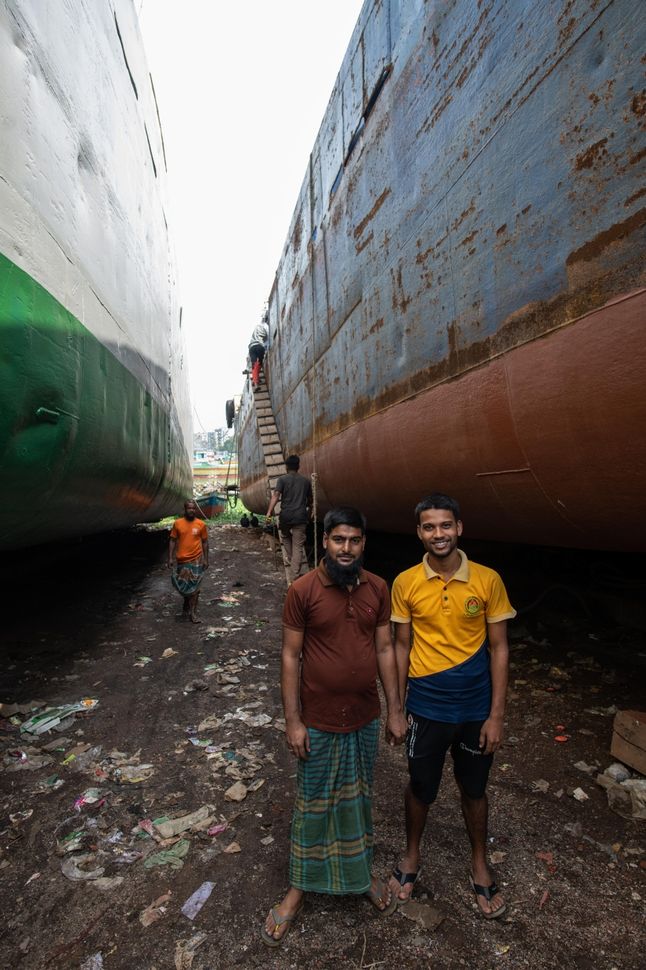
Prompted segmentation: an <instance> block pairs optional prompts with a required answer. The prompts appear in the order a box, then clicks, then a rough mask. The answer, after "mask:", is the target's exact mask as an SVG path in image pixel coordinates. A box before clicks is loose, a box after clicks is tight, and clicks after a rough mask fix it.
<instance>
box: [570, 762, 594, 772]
mask: <svg viewBox="0 0 646 970" xmlns="http://www.w3.org/2000/svg"><path fill="white" fill-rule="evenodd" d="M574 767H575V768H576V769H577V770H578V771H584V772H585V774H586V775H594V774H596V773H597V771H598V767H596V766H595V765H589V764H586V762H585V761H577V762H576V763H575V765H574Z"/></svg>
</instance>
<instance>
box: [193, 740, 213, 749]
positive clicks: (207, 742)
mask: <svg viewBox="0 0 646 970" xmlns="http://www.w3.org/2000/svg"><path fill="white" fill-rule="evenodd" d="M188 740H189V741H190V743H191V744H192V745H194V747H196V748H208V747H209V745H211V744H213V741H212V740H211V738H209V739H208V740H206V739H203V738H189V739H188Z"/></svg>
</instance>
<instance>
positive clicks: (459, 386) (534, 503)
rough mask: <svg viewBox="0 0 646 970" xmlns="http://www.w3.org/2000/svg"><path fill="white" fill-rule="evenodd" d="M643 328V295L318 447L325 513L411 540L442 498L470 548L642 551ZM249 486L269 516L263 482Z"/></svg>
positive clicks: (306, 467) (645, 524)
mask: <svg viewBox="0 0 646 970" xmlns="http://www.w3.org/2000/svg"><path fill="white" fill-rule="evenodd" d="M645 329H646V289H640V290H637V291H635V292H633V293H629V294H626V295H625V296H623V297H620V298H618V299H615V300H613V301H611V302H609V303H608V304H606V305H605V306H603V307H600V308H599V309H597V310H595V311H593V312H591V313H588V314H586V315H585V316H583V317H582V318H580V319H579V320H576V321H573V322H572V323H570V324H568V325H566V326H564V327H562V328H560V329H558V330H555V331H553V332H552V333H550V334H547V335H545V336H543V337H542V338H540V339H537V340H534V341H532V342H530V343H527V344H525V345H523V346H521V347H518V348H516V349H514V350H512V351H509V352H507V353H505V354H503V355H501V356H499V357H497V358H495V359H493V360H490V361H489V362H487V363H486V364H484V365H482V366H480V367H477V368H475V369H474V370H472V371H470V372H468V373H465V374H463V375H461V376H460V377H459V378H457V379H455V380H452V381H448V382H446V383H444V384H441V385H439V386H436V387H432V388H429V389H428V390H425V391H423V392H421V393H419V394H417V395H416V396H414V397H411V398H410V399H408V400H405V401H402V402H400V403H398V404H395V405H393V406H392V407H389V408H387V409H386V410H384V411H381V412H379V413H377V414H373V415H371V416H370V417H368V418H366V419H365V420H362V421H359V422H357V423H355V424H353V425H351V426H350V427H348V428H346V429H344V430H343V431H341V432H339V433H337V434H334V435H332V436H331V437H329V438H327V439H325V440H322V441H320V442H318V443H317V445H316V446H315V447H314V448H312V449H309V450H308V451H306V452H304V453H303V455H302V456H301V459H302V467H301V470H302V471H305V472H306V473H308V472H310V473H311V472H312V471H314V470H315V471H316V473H317V483H318V503H319V511H320V512H323V511H324V510H325V509H326V508H327V507H329V506H330V505H335V504H350V505H356V506H358V507H360V508H361V509H362V510H363V511H364V512H365V513H366V515H367V516H368V521H369V527H371V528H373V529H379V530H384V531H388V532H411V531H412V530H413V528H414V519H413V512H412V510H413V508H414V506H415V504H416V502H417V501H418V500H419V498H421V497H422V496H423V495H424V494H426V493H428V492H430V491H434V490H442V491H447V492H449V493H450V494H453V495H455V496H456V497H458V498H459V500H460V502H461V505H462V509H463V517H464V520H465V523H466V525H467V528H468V533H469V536H471V537H473V538H483V539H485V538H486V539H495V540H500V541H515V542H526V543H535V544H542V545H557V546H572V547H578V548H596V549H617V550H622V549H624V550H643V549H645V548H646V502H645V501H644V495H646V433H645V430H646V393H645V390H646V389H645V381H644V375H645V374H646V366H645V365H646V340H645V339H644V336H645ZM564 441H567V442H568V446H567V448H564V446H563V442H564ZM241 484H242V498H243V501H244V503H245V505H246V506H247V507H248V508H250V509H253V510H254V511H256V512H264V511H265V509H266V494H267V491H266V483H265V481H264V480H262V479H257V480H256V481H242V483H241Z"/></svg>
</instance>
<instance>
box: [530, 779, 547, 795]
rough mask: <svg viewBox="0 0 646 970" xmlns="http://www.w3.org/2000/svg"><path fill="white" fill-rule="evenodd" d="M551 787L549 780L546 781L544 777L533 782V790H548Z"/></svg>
mask: <svg viewBox="0 0 646 970" xmlns="http://www.w3.org/2000/svg"><path fill="white" fill-rule="evenodd" d="M549 787H550V783H549V781H545V779H544V778H539V779H538V781H533V782H532V791H541V792H546V791H547V790H548V789H549Z"/></svg>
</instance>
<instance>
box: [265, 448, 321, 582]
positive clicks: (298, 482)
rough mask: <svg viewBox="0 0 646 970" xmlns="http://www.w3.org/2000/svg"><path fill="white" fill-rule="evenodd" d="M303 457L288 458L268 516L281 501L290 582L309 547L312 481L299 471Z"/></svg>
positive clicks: (279, 526) (280, 516)
mask: <svg viewBox="0 0 646 970" xmlns="http://www.w3.org/2000/svg"><path fill="white" fill-rule="evenodd" d="M300 465H301V460H300V458H299V457H298V455H290V456H289V458H288V459H287V460H286V462H285V468H286V469H287V474H286V475H281V476H280V478H279V479H278V481H277V482H276V486H275V488H274V490H273V492H272V494H271V499H270V501H269V508H268V509H267V516H268V517H269V516H270V515H273V512H274V509H275V508H276V505H277V504H278V502H279V501H280V515H279V517H278V528H279V530H280V536H281V539H282V541H283V547H284V549H285V556H286V558H287V562H286V563H285V566H286V568H287V581H288V584H289V585H290V586H291V584H292V583H293V582H294V580H295V579H297V578H298V576H299V575H300V572H301V560H302V558H303V549H304V547H305V534H306V532H307V523H308V521H309V518H310V509H311V507H312V485H311V483H310V480H309V478H305V476H304V475H301V474H300V473H299V471H298V469H299V468H300Z"/></svg>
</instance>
